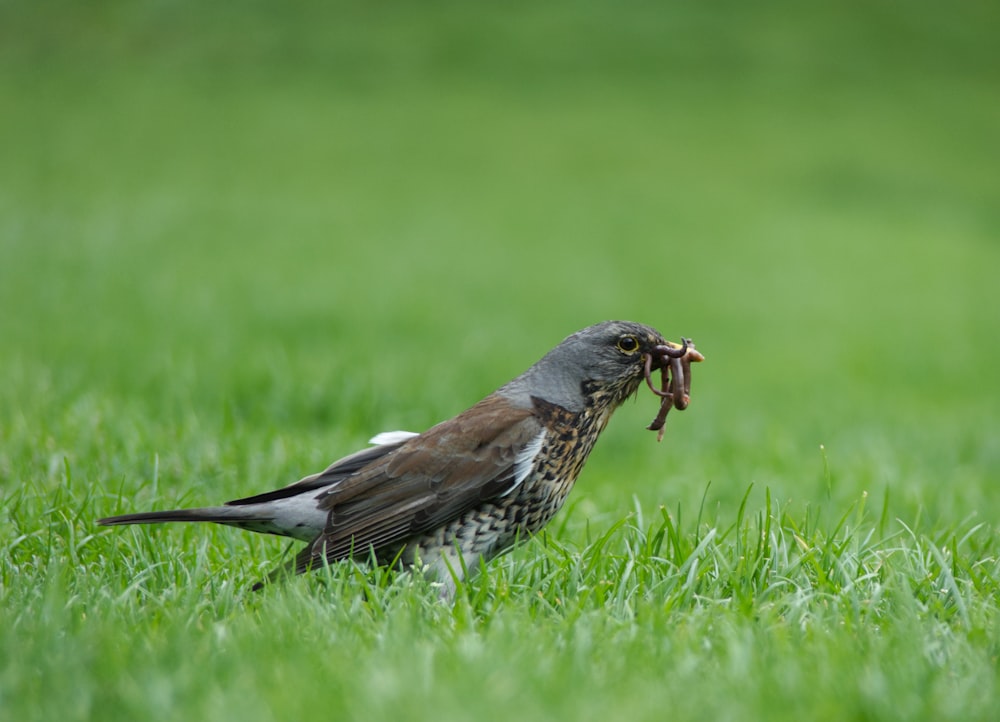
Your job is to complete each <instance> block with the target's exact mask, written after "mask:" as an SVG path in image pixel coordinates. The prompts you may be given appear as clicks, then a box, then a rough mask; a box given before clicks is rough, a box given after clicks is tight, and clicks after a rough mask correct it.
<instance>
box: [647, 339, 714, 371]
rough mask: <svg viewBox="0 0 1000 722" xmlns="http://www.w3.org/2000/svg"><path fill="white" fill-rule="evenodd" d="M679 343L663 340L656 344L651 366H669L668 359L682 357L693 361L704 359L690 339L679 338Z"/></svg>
mask: <svg viewBox="0 0 1000 722" xmlns="http://www.w3.org/2000/svg"><path fill="white" fill-rule="evenodd" d="M681 341H682V342H681V343H674V342H673V341H664V342H663V343H662V344H658V345H656V346H654V347H653V354H652V356H653V363H654V365H653V368H660V367H661V366H669V365H670V359H675V358H682V359H684V360H685V361H688V362H691V363H695V362H698V361H704V360H705V357H704V356H702V355H701V352H699V351H698V350H697V349H696V348H695V347H694V343H692V342H691V339H687V338H685V339H681Z"/></svg>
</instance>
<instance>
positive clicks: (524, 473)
mask: <svg viewBox="0 0 1000 722" xmlns="http://www.w3.org/2000/svg"><path fill="white" fill-rule="evenodd" d="M544 442H545V429H542V430H541V431H539V432H538V433H537V434H535V438H533V439H532V440H531V441H529V442H528V443H527V444H525V445H524V448H523V449H521V450H520V451H519V452H517V456H515V457H514V485H513V486H511V487H510V488H509V489H508V490H507V491H505V492H504V493H503V496H507V494H509V493H511V492H512V491H514V489H516V488H517V487H519V486H520V485H521V484H523V483H524V480H525V479H527V478H528V474H530V473H531V470H532V469H534V468H535V457H536V456H538V452H540V451H541V450H542V444H543V443H544Z"/></svg>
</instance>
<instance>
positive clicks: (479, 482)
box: [296, 394, 542, 572]
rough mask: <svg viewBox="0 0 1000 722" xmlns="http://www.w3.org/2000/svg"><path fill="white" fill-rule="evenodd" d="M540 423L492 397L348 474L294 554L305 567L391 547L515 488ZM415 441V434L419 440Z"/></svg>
mask: <svg viewBox="0 0 1000 722" xmlns="http://www.w3.org/2000/svg"><path fill="white" fill-rule="evenodd" d="M541 428H542V427H541V425H540V424H539V422H538V421H537V420H536V419H535V418H534V416H533V410H532V409H530V408H529V409H523V408H518V407H514V406H512V405H511V404H510V402H509V401H507V400H506V399H505V398H503V397H501V396H497V395H495V394H494V395H491V396H488V397H486V398H485V399H483V400H482V401H480V402H479V403H478V404H476V405H475V406H473V407H472V408H470V409H469V410H468V411H465V412H463V413H462V414H459V415H458V416H456V417H455V418H453V419H450V420H448V421H445V422H443V423H441V424H438V425H437V426H435V427H433V428H431V429H429V430H427V431H426V432H424V433H423V434H421V435H420V437H418V438H419V443H412V444H405V445H403V446H402V447H400V448H399V449H397V450H395V451H394V452H393V453H391V454H387V455H385V456H384V457H382V458H381V459H379V460H377V461H376V462H375V463H373V464H371V465H369V466H367V467H365V468H364V469H362V470H361V471H359V472H358V473H357V474H355V475H353V476H351V477H349V478H347V479H344V480H343V481H342V482H341V483H340V484H338V485H337V486H335V487H334V488H332V489H330V491H329V492H328V493H327V495H326V496H325V497H323V498H322V499H321V500H320V508H322V509H328V510H329V511H330V518H329V521H328V523H327V527H326V530H325V531H324V532H323V533H322V534H321V535H320V536H319V537H318V538H317V539H316V540H315V541H314V542H313V543H312V544H310V545H309V546H308V547H307V548H306V549H304V550H303V551H302V552H301V553H300V554H299V556H298V557H297V559H296V571H299V572H301V571H304V570H305V569H307V568H309V567H310V566H313V565H315V564H316V563H317V562H319V561H320V560H322V559H323V558H324V557H325V558H326V560H327V561H330V562H333V561H336V560H339V559H343V558H346V557H348V556H350V555H352V554H356V555H366V554H367V553H368V550H369V549H371V548H374V549H375V550H376V551H378V550H382V549H385V548H392V547H395V546H399V545H401V544H403V543H405V542H406V541H407V540H408V539H410V538H412V537H415V536H418V535H420V534H422V533H425V532H427V531H429V530H431V529H435V528H438V527H439V526H441V525H442V524H445V523H447V522H448V521H450V520H452V519H455V518H457V517H459V516H461V515H462V514H464V513H465V512H467V511H468V510H470V509H472V508H473V507H475V506H476V505H477V504H480V503H481V502H482V501H483V500H484V499H490V498H496V497H499V496H502V495H503V494H504V493H506V492H508V491H510V490H511V488H513V485H514V483H515V481H514V464H515V460H516V458H517V454H518V452H519V451H520V450H521V449H522V448H524V446H525V445H526V444H528V443H529V441H530V440H531V439H532V438H534V437H535V436H537V434H538V432H539V431H540V430H541ZM415 441H416V439H415Z"/></svg>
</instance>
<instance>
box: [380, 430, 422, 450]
mask: <svg viewBox="0 0 1000 722" xmlns="http://www.w3.org/2000/svg"><path fill="white" fill-rule="evenodd" d="M414 436H420V434H418V433H416V432H414V431H383V432H382V433H381V434H375V436H373V437H372V438H370V439H368V443H369V444H371V445H372V446H384V445H385V444H399V443H402V442H404V441H406V440H407V439H412V438H413V437H414Z"/></svg>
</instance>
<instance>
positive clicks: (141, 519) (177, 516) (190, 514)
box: [97, 506, 253, 526]
mask: <svg viewBox="0 0 1000 722" xmlns="http://www.w3.org/2000/svg"><path fill="white" fill-rule="evenodd" d="M252 519H253V515H251V514H248V513H246V512H245V511H243V510H240V509H234V508H232V507H218V506H207V507H204V508H201V509H169V510H167V511H141V512H139V513H137V514H122V515H121V516H108V517H105V518H103V519H98V520H97V523H98V524H100V525H101V526H117V525H120V524H159V523H161V522H167V521H209V522H215V523H216V524H234V523H238V522H240V521H249V520H252Z"/></svg>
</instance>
